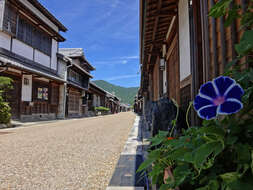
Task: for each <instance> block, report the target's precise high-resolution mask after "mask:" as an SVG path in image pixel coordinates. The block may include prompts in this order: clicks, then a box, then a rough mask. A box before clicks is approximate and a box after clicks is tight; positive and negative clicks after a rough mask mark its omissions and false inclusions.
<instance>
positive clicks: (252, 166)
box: [250, 150, 253, 174]
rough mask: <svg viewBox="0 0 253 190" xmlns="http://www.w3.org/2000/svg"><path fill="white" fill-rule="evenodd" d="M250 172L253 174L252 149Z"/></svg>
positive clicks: (252, 152) (252, 153)
mask: <svg viewBox="0 0 253 190" xmlns="http://www.w3.org/2000/svg"><path fill="white" fill-rule="evenodd" d="M250 166H251V173H252V174H253V150H252V151H251V165H250Z"/></svg>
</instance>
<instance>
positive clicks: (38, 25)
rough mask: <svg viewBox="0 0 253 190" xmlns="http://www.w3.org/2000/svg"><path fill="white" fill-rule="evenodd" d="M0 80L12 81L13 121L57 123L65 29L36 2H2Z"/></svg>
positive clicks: (0, 4) (6, 0)
mask: <svg viewBox="0 0 253 190" xmlns="http://www.w3.org/2000/svg"><path fill="white" fill-rule="evenodd" d="M0 13H1V14H0V67H1V70H2V71H1V73H0V75H1V76H8V77H10V78H12V79H13V89H12V90H11V91H10V92H9V93H8V97H7V99H8V101H9V102H10V106H11V112H12V117H13V119H21V120H23V121H33V120H47V119H55V118H57V117H58V115H60V116H61V115H62V113H60V112H61V111H63V109H62V106H63V101H64V99H63V98H62V97H61V96H60V95H59V94H60V91H61V90H62V89H63V88H64V83H65V82H66V80H65V79H64V77H62V75H61V73H59V72H60V70H59V67H61V71H62V69H64V68H65V65H59V63H58V58H57V52H58V46H59V42H63V41H64V40H65V39H64V38H63V37H62V36H61V34H60V31H63V32H65V31H66V30H67V29H66V27H64V26H63V25H62V24H61V23H60V22H59V21H58V20H57V19H56V18H55V17H54V16H53V15H52V14H51V13H50V12H49V11H48V10H47V9H46V8H45V7H43V6H42V5H41V4H40V3H39V2H38V1H37V0H19V1H18V0H0Z"/></svg>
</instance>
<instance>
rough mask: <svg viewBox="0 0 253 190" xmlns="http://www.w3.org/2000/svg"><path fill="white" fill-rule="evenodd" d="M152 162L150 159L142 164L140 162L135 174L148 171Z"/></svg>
mask: <svg viewBox="0 0 253 190" xmlns="http://www.w3.org/2000/svg"><path fill="white" fill-rule="evenodd" d="M153 162H154V160H152V159H147V160H145V161H144V162H142V164H141V165H140V166H139V168H138V170H137V171H136V172H137V173H138V172H141V171H143V170H146V169H148V168H149V167H150V166H151V164H152V163H153Z"/></svg>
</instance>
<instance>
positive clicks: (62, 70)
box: [58, 60, 67, 80]
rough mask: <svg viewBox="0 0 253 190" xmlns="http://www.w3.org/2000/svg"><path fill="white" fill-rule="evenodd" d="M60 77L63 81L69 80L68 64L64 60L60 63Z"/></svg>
mask: <svg viewBox="0 0 253 190" xmlns="http://www.w3.org/2000/svg"><path fill="white" fill-rule="evenodd" d="M58 75H59V76H60V77H61V78H62V79H65V80H67V63H66V62H65V61H62V60H59V61H58Z"/></svg>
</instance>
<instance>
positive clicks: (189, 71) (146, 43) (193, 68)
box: [140, 0, 247, 122]
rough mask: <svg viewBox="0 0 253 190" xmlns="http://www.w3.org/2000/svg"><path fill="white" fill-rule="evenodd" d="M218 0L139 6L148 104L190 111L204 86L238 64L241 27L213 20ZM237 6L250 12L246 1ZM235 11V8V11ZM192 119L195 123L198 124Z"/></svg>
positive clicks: (152, 1)
mask: <svg viewBox="0 0 253 190" xmlns="http://www.w3.org/2000/svg"><path fill="white" fill-rule="evenodd" d="M215 2H217V1H216V0H205V1H201V0H170V1H167V0H140V47H141V49H140V54H141V71H142V76H141V88H140V93H141V95H142V96H143V98H144V107H145V102H147V101H158V100H159V99H160V98H162V97H169V98H170V99H174V100H176V101H177V102H178V104H179V105H180V106H181V107H182V108H183V109H184V110H186V108H187V107H188V104H189V101H191V100H193V99H194V97H195V96H196V94H197V93H198V89H199V87H200V85H201V84H203V83H205V82H207V81H209V80H212V79H213V78H215V77H217V76H219V75H222V73H223V71H224V67H225V65H226V64H227V63H228V62H229V61H230V60H232V58H235V56H236V53H235V50H234V45H235V44H236V43H237V42H238V40H239V38H240V36H241V35H242V32H239V29H240V25H239V22H234V23H233V24H232V25H231V26H230V27H227V28H226V27H225V26H224V19H223V18H221V19H214V18H211V17H208V12H209V10H210V9H211V7H212V6H213V5H214V4H215ZM234 3H237V4H240V5H241V6H242V7H244V8H246V7H247V6H246V5H247V0H235V1H234ZM231 7H232V5H231ZM196 120H197V119H196V116H192V122H196Z"/></svg>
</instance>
